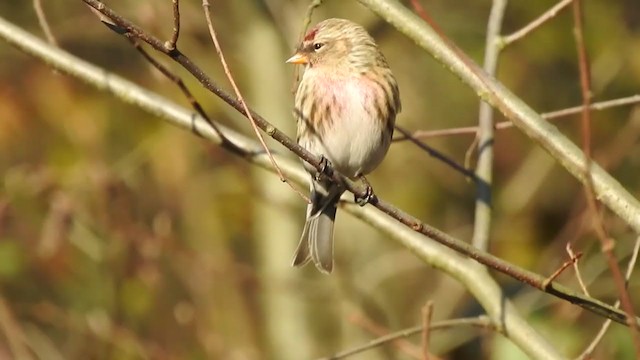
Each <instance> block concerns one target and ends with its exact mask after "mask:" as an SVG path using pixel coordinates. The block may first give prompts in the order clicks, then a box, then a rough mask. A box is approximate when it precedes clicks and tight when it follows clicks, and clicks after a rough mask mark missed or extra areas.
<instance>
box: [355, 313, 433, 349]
mask: <svg viewBox="0 0 640 360" xmlns="http://www.w3.org/2000/svg"><path fill="white" fill-rule="evenodd" d="M350 320H351V321H352V322H353V323H354V324H356V325H357V326H359V327H361V328H363V329H364V330H365V331H367V332H369V333H371V334H373V335H375V336H384V334H387V333H388V332H389V331H388V329H387V328H385V327H384V326H382V325H380V324H377V323H376V322H374V321H373V320H371V319H369V318H367V317H365V316H363V315H360V314H355V315H353V316H351V319H350ZM390 344H391V345H393V346H395V347H396V348H397V349H398V350H399V351H400V352H402V353H403V354H406V355H407V356H409V357H411V358H413V359H415V360H420V359H421V356H420V349H419V348H418V347H417V346H415V345H414V344H413V343H412V342H410V341H408V340H407V339H404V338H397V339H395V340H393V341H391V342H390Z"/></svg>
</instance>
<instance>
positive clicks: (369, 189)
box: [353, 175, 376, 206]
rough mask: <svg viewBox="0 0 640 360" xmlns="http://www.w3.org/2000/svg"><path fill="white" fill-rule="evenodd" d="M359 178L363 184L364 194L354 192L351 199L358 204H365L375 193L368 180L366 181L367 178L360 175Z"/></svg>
mask: <svg viewBox="0 0 640 360" xmlns="http://www.w3.org/2000/svg"><path fill="white" fill-rule="evenodd" d="M360 180H362V182H363V183H364V185H365V190H364V195H362V196H358V195H356V194H354V195H353V201H354V202H355V203H356V204H358V205H360V206H365V205H367V204H368V203H370V202H371V200H373V199H374V198H375V197H376V194H374V192H373V188H372V187H371V184H369V181H367V178H365V177H364V176H363V175H361V176H360Z"/></svg>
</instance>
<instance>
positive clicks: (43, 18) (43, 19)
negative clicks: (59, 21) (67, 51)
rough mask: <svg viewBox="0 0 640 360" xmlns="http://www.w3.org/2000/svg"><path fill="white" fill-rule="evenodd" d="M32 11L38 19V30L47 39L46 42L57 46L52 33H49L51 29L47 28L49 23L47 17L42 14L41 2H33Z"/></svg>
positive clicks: (38, 0)
mask: <svg viewBox="0 0 640 360" xmlns="http://www.w3.org/2000/svg"><path fill="white" fill-rule="evenodd" d="M33 9H34V10H35V11H36V17H37V18H38V23H40V28H42V31H43V32H44V36H45V37H46V38H47V41H48V42H49V43H50V44H51V45H53V46H58V41H57V40H56V37H55V36H54V35H53V31H51V27H50V26H49V21H47V16H46V15H45V13H44V9H43V8H42V1H41V0H33Z"/></svg>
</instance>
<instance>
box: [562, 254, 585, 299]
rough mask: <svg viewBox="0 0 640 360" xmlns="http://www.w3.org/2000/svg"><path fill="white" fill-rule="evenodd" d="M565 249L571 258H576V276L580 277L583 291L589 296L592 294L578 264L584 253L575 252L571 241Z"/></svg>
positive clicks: (574, 267) (574, 266)
mask: <svg viewBox="0 0 640 360" xmlns="http://www.w3.org/2000/svg"><path fill="white" fill-rule="evenodd" d="M565 250H566V251H567V254H569V257H570V258H571V260H574V259H575V261H572V262H573V270H574V271H575V272H576V278H577V279H578V283H579V284H580V288H581V289H582V292H583V293H584V294H585V295H587V296H591V294H589V290H587V286H586V285H585V284H584V280H582V274H581V273H580V267H579V266H578V260H579V259H580V257H582V253H578V254H576V253H574V252H573V248H572V247H571V242H568V243H567V246H566V247H565Z"/></svg>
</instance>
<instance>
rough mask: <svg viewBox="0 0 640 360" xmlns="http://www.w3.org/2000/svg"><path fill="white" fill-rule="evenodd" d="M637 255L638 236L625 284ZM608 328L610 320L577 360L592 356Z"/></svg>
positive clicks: (617, 303)
mask: <svg viewBox="0 0 640 360" xmlns="http://www.w3.org/2000/svg"><path fill="white" fill-rule="evenodd" d="M638 253H640V236H639V237H637V238H636V243H635V245H634V246H633V252H632V253H631V258H630V259H629V263H628V264H627V271H626V274H625V280H626V282H627V283H628V281H629V279H631V274H633V269H634V268H635V266H636V262H637V261H638ZM614 306H615V307H618V306H620V300H617V301H616V303H615V304H614ZM610 326H611V319H607V320H606V321H605V322H604V323H603V324H602V327H600V330H599V331H598V334H596V336H595V338H593V340H592V341H591V343H589V346H587V348H586V349H584V351H583V352H582V354H580V356H578V358H577V359H579V360H586V359H589V358H591V354H593V352H594V351H595V349H596V346H598V344H599V343H600V341H601V340H602V338H603V337H604V335H605V334H606V333H607V330H608V329H609V327H610Z"/></svg>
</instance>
